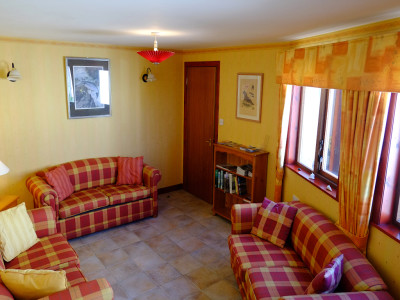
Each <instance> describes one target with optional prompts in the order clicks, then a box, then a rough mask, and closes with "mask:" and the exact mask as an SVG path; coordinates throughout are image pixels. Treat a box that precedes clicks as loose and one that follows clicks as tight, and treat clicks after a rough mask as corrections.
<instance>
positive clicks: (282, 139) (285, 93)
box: [274, 84, 292, 202]
mask: <svg viewBox="0 0 400 300" xmlns="http://www.w3.org/2000/svg"><path fill="white" fill-rule="evenodd" d="M291 96H292V86H291V85H286V84H281V86H280V92H279V123H278V139H279V140H278V149H277V151H276V177H275V193H274V201H275V202H280V201H281V200H282V181H283V173H284V164H285V153H286V141H287V135H288V127H289V114H290V102H291Z"/></svg>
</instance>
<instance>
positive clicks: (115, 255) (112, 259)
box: [96, 249, 129, 267]
mask: <svg viewBox="0 0 400 300" xmlns="http://www.w3.org/2000/svg"><path fill="white" fill-rule="evenodd" d="M96 256H97V257H98V258H99V260H100V261H101V262H102V263H103V265H104V266H106V267H108V266H111V265H116V264H120V263H123V262H124V261H126V260H128V258H129V256H128V254H126V252H125V251H124V250H122V249H115V250H112V251H109V252H107V253H101V254H97V255H96Z"/></svg>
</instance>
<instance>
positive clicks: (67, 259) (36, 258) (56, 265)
mask: <svg viewBox="0 0 400 300" xmlns="http://www.w3.org/2000/svg"><path fill="white" fill-rule="evenodd" d="M75 265H76V266H79V259H78V256H77V254H76V252H75V251H74V249H72V247H71V246H70V245H69V244H68V242H67V240H66V239H65V237H64V236H63V235H62V234H60V233H57V234H54V235H51V236H47V237H44V238H41V239H40V240H39V242H38V243H36V244H35V245H34V246H33V247H31V248H29V249H28V250H27V251H25V252H23V253H21V254H20V255H18V256H17V257H16V258H14V259H13V260H12V261H10V262H8V263H5V266H6V268H7V269H50V270H58V269H60V268H65V267H68V266H75Z"/></svg>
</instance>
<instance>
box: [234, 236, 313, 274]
mask: <svg viewBox="0 0 400 300" xmlns="http://www.w3.org/2000/svg"><path fill="white" fill-rule="evenodd" d="M228 245H229V249H230V253H231V264H232V269H233V273H234V274H235V276H236V279H238V281H239V282H244V279H245V273H246V270H247V269H249V268H254V267H276V266H279V267H281V266H285V267H304V264H303V262H302V261H301V260H300V258H299V257H298V255H297V254H296V252H294V251H293V250H292V249H290V248H283V249H282V248H279V247H278V246H276V245H274V244H271V243H270V242H267V241H265V240H263V239H261V238H259V237H257V236H255V235H252V234H240V235H230V236H229V237H228ZM310 281H311V280H310Z"/></svg>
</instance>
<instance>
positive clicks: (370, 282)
mask: <svg viewBox="0 0 400 300" xmlns="http://www.w3.org/2000/svg"><path fill="white" fill-rule="evenodd" d="M290 205H291V206H293V207H296V208H297V209H298V211H297V215H296V217H295V220H294V222H293V227H292V233H291V240H292V244H293V248H294V250H295V251H296V253H297V254H298V255H299V256H300V257H301V259H302V260H303V262H304V263H305V264H306V265H307V266H308V267H309V269H310V271H311V273H312V274H313V275H314V276H315V275H317V274H318V273H319V272H320V271H321V270H322V269H323V268H324V267H325V266H326V265H327V264H328V263H329V262H330V261H331V260H332V259H333V258H335V257H336V256H338V255H340V254H343V255H344V260H343V263H344V268H343V269H344V270H343V276H342V280H341V283H340V286H339V290H341V291H346V292H350V291H378V290H385V289H387V286H386V285H385V283H384V282H383V280H382V278H381V277H380V276H379V274H378V273H377V272H376V270H375V269H374V267H373V266H372V265H371V264H370V263H369V262H368V260H367V259H366V258H365V256H364V255H363V254H362V253H361V252H360V251H359V250H358V249H357V248H356V246H355V245H354V244H353V243H352V242H351V241H350V239H349V238H348V237H347V236H345V235H344V234H343V232H342V231H340V230H339V229H338V228H337V227H336V226H335V225H334V224H333V223H332V222H331V221H330V220H329V219H328V218H327V217H326V216H324V215H323V214H321V213H319V212H318V211H317V210H315V209H313V208H312V207H310V206H308V205H306V204H304V203H301V202H299V201H293V202H290Z"/></svg>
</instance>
